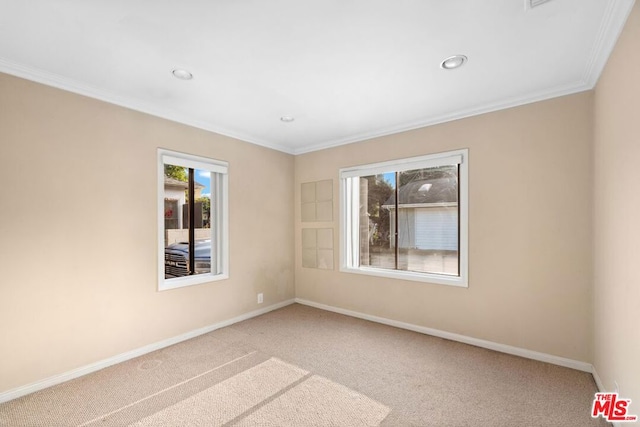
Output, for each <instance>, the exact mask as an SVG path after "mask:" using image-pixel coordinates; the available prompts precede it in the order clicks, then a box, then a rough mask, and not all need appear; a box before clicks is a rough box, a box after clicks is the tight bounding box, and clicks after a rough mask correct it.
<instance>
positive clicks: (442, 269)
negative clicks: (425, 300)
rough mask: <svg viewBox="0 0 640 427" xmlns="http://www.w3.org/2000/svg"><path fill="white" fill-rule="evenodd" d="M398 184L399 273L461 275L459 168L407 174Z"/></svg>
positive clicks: (393, 212) (405, 172) (451, 166)
mask: <svg viewBox="0 0 640 427" xmlns="http://www.w3.org/2000/svg"><path fill="white" fill-rule="evenodd" d="M398 180H399V185H400V187H399V190H398V269H399V270H408V271H416V272H424V273H436V274H447V275H456V276H457V275H459V238H458V165H448V166H440V167H435V168H425V169H417V170H410V171H404V172H400V173H398ZM390 209H391V215H392V216H394V215H395V206H394V207H391V208H390ZM392 245H393V243H392Z"/></svg>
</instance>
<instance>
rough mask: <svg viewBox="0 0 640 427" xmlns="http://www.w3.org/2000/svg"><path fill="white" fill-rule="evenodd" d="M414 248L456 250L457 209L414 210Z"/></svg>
mask: <svg viewBox="0 0 640 427" xmlns="http://www.w3.org/2000/svg"><path fill="white" fill-rule="evenodd" d="M416 247H417V248H418V249H430V250H451V251H456V250H458V209H457V208H455V207H450V208H418V209H416Z"/></svg>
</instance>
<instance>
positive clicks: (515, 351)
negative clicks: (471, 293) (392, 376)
mask: <svg viewBox="0 0 640 427" xmlns="http://www.w3.org/2000/svg"><path fill="white" fill-rule="evenodd" d="M295 302H297V303H299V304H303V305H308V306H310V307H315V308H319V309H321V310H326V311H332V312H334V313H339V314H344V315H346V316H351V317H357V318H359V319H364V320H370V321H372V322H376V323H382V324H383V325H388V326H394V327H396V328H401V329H407V330H409V331H414V332H419V333H421V334H425V335H432V336H434V337H439V338H445V339H448V340H451V341H458V342H461V343H465V344H470V345H474V346H476V347H482V348H487V349H489V350H495V351H499V352H501V353H507V354H512V355H514V356H520V357H524V358H527V359H533V360H537V361H540V362H547V363H551V364H553V365H559V366H564V367H566V368H572V369H577V370H579V371H584V372H589V373H593V366H592V365H591V364H590V363H587V362H581V361H579V360H573V359H567V358H564V357H560V356H554V355H552V354H547V353H540V352H537V351H533V350H527V349H524V348H519V347H513V346H510V345H506V344H499V343H495V342H492V341H486V340H481V339H478V338H473V337H468V336H465V335H459V334H454V333H451V332H445V331H441V330H438V329H432V328H427V327H424V326H418V325H413V324H411V323H405V322H399V321H397V320H391V319H387V318H384V317H378V316H372V315H370V314H364V313H360V312H357V311H351V310H345V309H343V308H338V307H333V306H330V305H325V304H320V303H317V302H313V301H309V300H305V299H301V298H296V299H295ZM594 378H595V377H594ZM596 382H597V380H596Z"/></svg>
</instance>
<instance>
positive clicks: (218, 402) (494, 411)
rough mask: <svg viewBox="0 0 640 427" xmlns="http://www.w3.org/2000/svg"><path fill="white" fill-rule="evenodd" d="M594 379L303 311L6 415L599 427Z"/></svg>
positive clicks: (1, 418) (24, 419) (44, 419)
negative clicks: (593, 407)
mask: <svg viewBox="0 0 640 427" xmlns="http://www.w3.org/2000/svg"><path fill="white" fill-rule="evenodd" d="M595 391H596V387H595V384H594V382H593V379H592V378H591V375H590V374H587V373H584V372H579V371H574V370H571V369H567V368H561V367H558V366H553V365H549V364H545V363H541V362H535V361H531V360H527V359H522V358H519V357H515V356H509V355H505V354H501V353H496V352H493V351H490V350H485V349H481V348H477V347H472V346H468V345H465V344H460V343H456V342H451V341H447V340H443V339H440V338H434V337H429V336H425V335H421V334H418V333H414V332H409V331H404V330H399V329H395V328H392V327H388V326H384V325H378V324H375V323H370V322H366V321H363V320H359V319H353V318H350V317H346V316H342V315H338V314H334V313H329V312H325V311H321V310H317V309H314V308H310V307H305V306H301V305H292V306H289V307H286V308H284V309H281V310H277V311H275V312H272V313H269V314H266V315H264V316H261V317H258V318H255V319H251V320H247V321H245V322H242V323H238V324H236V325H233V326H230V327H227V328H224V329H220V330H217V331H214V332H212V333H210V334H206V335H203V336H201V337H198V338H195V339H192V340H189V341H186V342H184V343H181V344H178V345H175V346H172V347H168V348H166V349H163V350H160V351H157V352H154V353H150V354H148V355H145V356H143V357H140V358H138V359H134V360H131V361H128V362H125V363H122V364H119V365H116V366H113V367H110V368H107V369H104V370H102V371H99V372H96V373H94V374H91V375H87V376H85V377H82V378H78V379H76V380H73V381H69V382H67V383H64V384H61V385H58V386H56V387H52V388H50V389H47V390H43V391H41V392H38V393H34V394H32V395H29V396H25V397H23V398H20V399H16V400H14V401H11V402H7V403H5V404H2V405H0V426H15V427H18V426H20V427H22V426H24V427H29V426H47V427H56V426H60V427H66V426H140V427H143V426H144V427H146V426H158V427H162V426H167V427H168V426H172V427H175V426H232V425H233V426H300V427H304V426H377V425H381V426H576V427H578V426H579V427H583V426H598V425H606V423H605V422H604V421H602V420H601V419H592V418H591V417H590V408H591V401H592V399H593V394H594V393H595Z"/></svg>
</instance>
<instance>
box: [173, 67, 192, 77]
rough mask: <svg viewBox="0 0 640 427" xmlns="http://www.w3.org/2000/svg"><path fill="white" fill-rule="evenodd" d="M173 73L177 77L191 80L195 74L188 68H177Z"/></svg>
mask: <svg viewBox="0 0 640 427" xmlns="http://www.w3.org/2000/svg"><path fill="white" fill-rule="evenodd" d="M171 73H172V74H173V76H174V77H175V78H177V79H180V80H191V79H192V78H193V74H191V73H190V72H188V71H187V70H183V69H182V68H176V69H175V70H173V71H172V72H171Z"/></svg>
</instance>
